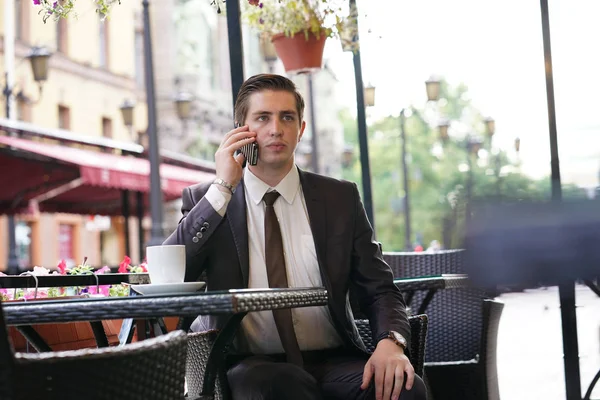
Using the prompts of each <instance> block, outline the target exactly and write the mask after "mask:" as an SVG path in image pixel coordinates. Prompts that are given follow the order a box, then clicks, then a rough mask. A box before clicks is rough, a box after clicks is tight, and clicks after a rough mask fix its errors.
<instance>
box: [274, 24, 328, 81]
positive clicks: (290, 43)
mask: <svg viewBox="0 0 600 400" xmlns="http://www.w3.org/2000/svg"><path fill="white" fill-rule="evenodd" d="M325 40H327V36H326V35H325V34H324V33H323V34H321V35H319V37H318V38H317V36H316V35H315V34H314V33H312V32H311V33H309V35H308V39H306V35H305V34H304V33H297V34H296V35H294V36H285V35H284V34H283V33H280V34H278V35H275V36H273V39H271V41H272V42H273V45H274V46H275V51H277V55H278V56H279V58H280V59H281V61H282V62H283V66H284V67H285V71H286V72H292V73H304V72H311V71H314V70H317V69H321V66H322V64H323V49H324V48H325Z"/></svg>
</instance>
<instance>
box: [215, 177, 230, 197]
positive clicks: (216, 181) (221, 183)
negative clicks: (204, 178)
mask: <svg viewBox="0 0 600 400" xmlns="http://www.w3.org/2000/svg"><path fill="white" fill-rule="evenodd" d="M213 183H214V184H215V185H221V186H223V187H224V188H227V189H229V191H230V192H231V194H234V193H235V188H234V187H233V185H232V184H231V183H229V182H225V181H224V180H223V179H221V178H217V179H215V180H214V181H213Z"/></svg>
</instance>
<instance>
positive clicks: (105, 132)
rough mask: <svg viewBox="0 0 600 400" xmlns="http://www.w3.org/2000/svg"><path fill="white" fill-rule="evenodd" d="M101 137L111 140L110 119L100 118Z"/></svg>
mask: <svg viewBox="0 0 600 400" xmlns="http://www.w3.org/2000/svg"><path fill="white" fill-rule="evenodd" d="M102 136H104V137H106V138H112V137H113V133H112V120H111V119H110V118H105V117H103V118H102Z"/></svg>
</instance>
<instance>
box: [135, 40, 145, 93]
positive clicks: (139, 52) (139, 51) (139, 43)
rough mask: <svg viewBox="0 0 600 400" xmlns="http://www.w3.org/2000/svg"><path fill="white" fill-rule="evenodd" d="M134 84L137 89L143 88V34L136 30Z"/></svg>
mask: <svg viewBox="0 0 600 400" xmlns="http://www.w3.org/2000/svg"><path fill="white" fill-rule="evenodd" d="M134 46H135V49H134V55H133V56H134V57H135V60H134V63H135V83H136V85H137V87H138V89H143V88H144V32H143V31H142V30H139V29H136V31H135V43H134Z"/></svg>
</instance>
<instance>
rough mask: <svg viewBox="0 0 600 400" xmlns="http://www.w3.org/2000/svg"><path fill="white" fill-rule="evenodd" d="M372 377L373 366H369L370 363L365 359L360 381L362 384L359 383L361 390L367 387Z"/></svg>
mask: <svg viewBox="0 0 600 400" xmlns="http://www.w3.org/2000/svg"><path fill="white" fill-rule="evenodd" d="M372 377H373V367H372V366H371V363H369V362H368V361H367V363H366V364H365V369H364V371H363V381H362V385H360V388H361V389H363V390H365V389H366V388H368V387H369V383H371V378H372Z"/></svg>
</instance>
